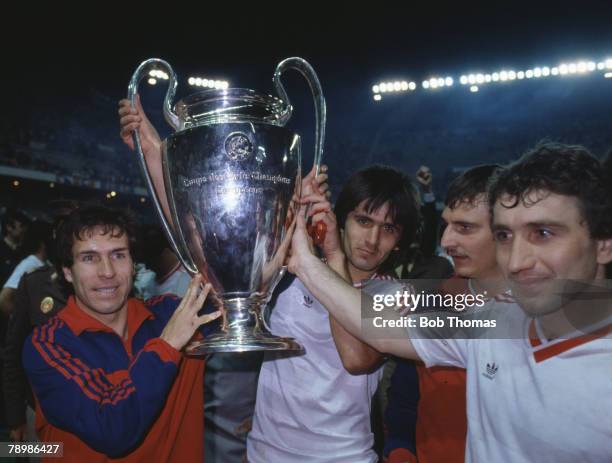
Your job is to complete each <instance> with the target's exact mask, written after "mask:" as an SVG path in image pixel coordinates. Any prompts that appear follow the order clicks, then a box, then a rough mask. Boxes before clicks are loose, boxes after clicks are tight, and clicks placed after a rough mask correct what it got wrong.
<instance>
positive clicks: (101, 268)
mask: <svg viewBox="0 0 612 463" xmlns="http://www.w3.org/2000/svg"><path fill="white" fill-rule="evenodd" d="M98 275H99V276H100V277H102V278H112V277H114V276H115V267H114V265H113V262H112V260H111V259H110V258H109V257H108V256H104V257H102V259H100V263H99V264H98Z"/></svg>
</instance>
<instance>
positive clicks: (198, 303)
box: [192, 283, 212, 313]
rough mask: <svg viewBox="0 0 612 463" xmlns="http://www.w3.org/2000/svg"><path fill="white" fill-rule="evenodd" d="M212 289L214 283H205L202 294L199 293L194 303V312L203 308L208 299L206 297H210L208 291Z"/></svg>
mask: <svg viewBox="0 0 612 463" xmlns="http://www.w3.org/2000/svg"><path fill="white" fill-rule="evenodd" d="M211 289H212V285H211V284H210V283H206V284H205V285H204V287H203V288H202V290H201V291H200V294H198V296H197V298H196V300H195V303H194V304H193V305H192V311H193V312H196V313H197V312H198V310H200V309H201V308H202V306H203V305H204V302H205V301H206V298H207V297H208V293H210V290H211Z"/></svg>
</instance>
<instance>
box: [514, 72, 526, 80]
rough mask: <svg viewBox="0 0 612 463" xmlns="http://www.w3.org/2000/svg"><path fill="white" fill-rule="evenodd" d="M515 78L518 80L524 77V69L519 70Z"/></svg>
mask: <svg viewBox="0 0 612 463" xmlns="http://www.w3.org/2000/svg"><path fill="white" fill-rule="evenodd" d="M516 78H517V79H518V80H523V79H524V78H525V71H519V72H517V73H516Z"/></svg>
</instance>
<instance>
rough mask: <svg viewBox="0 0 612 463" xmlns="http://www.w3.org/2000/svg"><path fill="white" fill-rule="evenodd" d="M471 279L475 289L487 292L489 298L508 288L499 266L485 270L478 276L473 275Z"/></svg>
mask: <svg viewBox="0 0 612 463" xmlns="http://www.w3.org/2000/svg"><path fill="white" fill-rule="evenodd" d="M470 280H471V282H472V287H473V288H474V290H475V291H477V292H479V293H484V292H486V293H487V294H486V295H487V297H489V298H492V297H495V296H497V295H498V294H502V293H503V292H505V291H506V290H507V289H508V284H507V283H506V280H505V278H504V277H503V275H502V273H501V271H500V270H499V269H498V268H495V269H494V270H491V271H489V272H485V273H483V274H481V275H479V276H478V277H472V278H470Z"/></svg>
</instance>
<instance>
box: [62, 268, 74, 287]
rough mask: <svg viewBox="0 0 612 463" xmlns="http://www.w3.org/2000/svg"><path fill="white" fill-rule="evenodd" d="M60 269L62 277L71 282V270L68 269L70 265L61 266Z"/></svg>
mask: <svg viewBox="0 0 612 463" xmlns="http://www.w3.org/2000/svg"><path fill="white" fill-rule="evenodd" d="M62 270H63V271H64V278H65V279H66V281H67V282H68V283H72V270H70V267H62Z"/></svg>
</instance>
